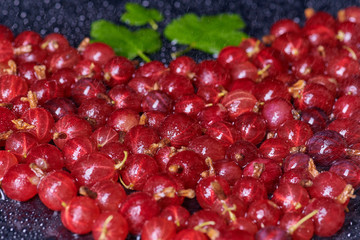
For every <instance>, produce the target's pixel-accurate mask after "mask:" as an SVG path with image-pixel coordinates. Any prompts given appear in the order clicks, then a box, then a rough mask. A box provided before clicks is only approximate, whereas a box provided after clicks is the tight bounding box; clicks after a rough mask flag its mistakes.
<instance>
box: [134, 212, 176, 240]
mask: <svg viewBox="0 0 360 240" xmlns="http://www.w3.org/2000/svg"><path fill="white" fill-rule="evenodd" d="M175 234H176V226H175V224H174V223H172V222H170V221H168V220H166V219H164V218H161V217H153V218H151V219H150V220H148V221H146V222H145V224H144V226H143V228H142V231H141V239H144V240H156V239H163V240H172V239H174V237H175Z"/></svg>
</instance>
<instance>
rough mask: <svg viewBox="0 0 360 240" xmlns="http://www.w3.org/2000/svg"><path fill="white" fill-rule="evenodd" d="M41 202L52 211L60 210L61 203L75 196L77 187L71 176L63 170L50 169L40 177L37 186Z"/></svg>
mask: <svg viewBox="0 0 360 240" xmlns="http://www.w3.org/2000/svg"><path fill="white" fill-rule="evenodd" d="M37 191H38V194H39V197H40V200H41V202H42V203H43V204H44V205H45V206H46V207H48V208H50V209H51V210H54V211H61V210H62V209H63V208H64V206H63V204H64V203H65V204H69V202H70V201H71V200H72V199H73V198H74V197H76V195H77V191H78V189H77V187H76V185H75V180H74V179H73V177H72V176H71V175H70V174H69V173H68V172H65V171H62V170H57V171H52V172H50V173H48V174H47V175H45V176H44V177H43V178H41V180H40V183H39V185H38V187H37Z"/></svg>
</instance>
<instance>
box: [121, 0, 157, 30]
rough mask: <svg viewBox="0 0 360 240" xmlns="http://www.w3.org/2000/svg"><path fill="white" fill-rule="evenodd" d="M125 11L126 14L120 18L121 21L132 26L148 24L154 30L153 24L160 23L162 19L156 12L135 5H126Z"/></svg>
mask: <svg viewBox="0 0 360 240" xmlns="http://www.w3.org/2000/svg"><path fill="white" fill-rule="evenodd" d="M125 9H126V12H125V13H124V14H123V15H122V16H121V21H123V22H125V23H127V24H129V25H132V26H143V25H145V24H150V25H151V26H152V27H153V28H154V29H155V30H156V28H157V25H156V23H155V22H160V21H162V20H163V18H164V17H163V15H162V14H161V13H160V12H159V11H158V10H156V9H153V8H151V9H148V8H144V7H143V6H141V5H139V4H137V3H127V4H125Z"/></svg>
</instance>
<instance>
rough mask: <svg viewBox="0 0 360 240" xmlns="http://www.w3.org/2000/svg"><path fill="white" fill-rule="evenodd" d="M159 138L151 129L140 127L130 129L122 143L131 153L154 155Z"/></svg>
mask: <svg viewBox="0 0 360 240" xmlns="http://www.w3.org/2000/svg"><path fill="white" fill-rule="evenodd" d="M159 141H160V138H159V136H158V134H157V133H156V131H155V130H154V129H153V128H150V127H145V126H142V125H138V126H135V127H133V128H131V129H130V130H129V131H128V132H127V133H126V135H125V138H124V143H125V145H126V146H127V147H128V148H129V149H130V151H131V152H132V153H134V154H135V153H144V154H150V155H151V154H154V153H155V152H156V150H157V148H158V147H159V145H158V142H159Z"/></svg>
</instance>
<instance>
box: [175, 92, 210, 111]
mask: <svg viewBox="0 0 360 240" xmlns="http://www.w3.org/2000/svg"><path fill="white" fill-rule="evenodd" d="M204 107H205V102H204V100H203V99H202V98H200V97H198V96H197V95H195V94H191V95H187V96H183V97H181V98H180V99H179V100H178V101H177V102H176V103H175V105H174V111H175V112H176V113H185V114H186V115H188V116H190V117H196V115H197V114H198V113H199V112H200V111H201V110H202V109H203V108H204Z"/></svg>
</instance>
